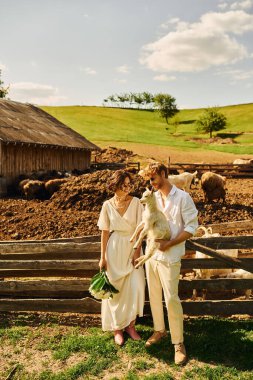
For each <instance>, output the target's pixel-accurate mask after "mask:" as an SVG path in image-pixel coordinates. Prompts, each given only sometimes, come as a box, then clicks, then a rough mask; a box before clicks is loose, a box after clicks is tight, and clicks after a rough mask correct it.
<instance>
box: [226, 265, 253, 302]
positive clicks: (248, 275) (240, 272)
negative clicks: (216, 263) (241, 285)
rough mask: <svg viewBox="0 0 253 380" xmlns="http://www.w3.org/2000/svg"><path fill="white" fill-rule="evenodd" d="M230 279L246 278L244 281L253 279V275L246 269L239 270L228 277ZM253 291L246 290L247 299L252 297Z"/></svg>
mask: <svg viewBox="0 0 253 380" xmlns="http://www.w3.org/2000/svg"><path fill="white" fill-rule="evenodd" d="M227 277H228V278H244V279H250V280H252V279H253V273H250V272H247V271H246V270H244V269H237V270H236V271H234V272H233V273H229V274H228V275H227ZM251 293H252V290H251V289H246V290H245V298H246V299H249V298H250V296H251Z"/></svg>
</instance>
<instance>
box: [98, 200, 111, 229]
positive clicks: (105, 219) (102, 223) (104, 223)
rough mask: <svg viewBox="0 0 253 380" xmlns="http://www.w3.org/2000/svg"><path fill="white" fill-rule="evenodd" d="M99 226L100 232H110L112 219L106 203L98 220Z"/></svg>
mask: <svg viewBox="0 0 253 380" xmlns="http://www.w3.org/2000/svg"><path fill="white" fill-rule="evenodd" d="M97 226H98V228H99V229H100V230H107V231H109V230H110V219H109V216H108V209H107V205H106V203H103V206H102V209H101V211H100V215H99V218H98V223H97Z"/></svg>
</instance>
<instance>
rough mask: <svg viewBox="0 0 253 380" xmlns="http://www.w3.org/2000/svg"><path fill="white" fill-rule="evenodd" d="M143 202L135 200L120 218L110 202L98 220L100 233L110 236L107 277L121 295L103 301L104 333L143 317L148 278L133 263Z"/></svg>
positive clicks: (107, 253) (107, 249)
mask: <svg viewBox="0 0 253 380" xmlns="http://www.w3.org/2000/svg"><path fill="white" fill-rule="evenodd" d="M142 212H143V208H142V205H141V203H140V200H139V199H138V198H136V197H133V198H132V200H131V202H130V204H129V206H128V209H127V210H126V212H125V213H124V215H123V216H121V215H120V214H119V213H118V211H117V210H116V209H115V208H114V207H113V205H112V204H111V203H110V201H105V202H104V204H103V206H102V210H101V213H100V216H99V220H98V227H99V229H100V230H109V231H111V232H112V233H111V235H110V237H109V240H108V244H107V248H106V258H107V275H108V278H109V280H110V282H111V283H112V285H113V286H115V288H116V289H118V290H119V293H117V294H115V295H114V297H113V298H112V299H109V300H102V310H101V314H102V329H103V330H104V331H113V330H121V329H124V328H125V327H126V326H128V325H129V324H130V322H131V321H133V320H134V319H135V318H136V316H137V315H139V316H143V307H144V300H145V277H144V270H143V268H142V267H141V268H139V269H135V268H134V266H133V264H132V263H131V259H132V255H133V249H132V247H133V244H134V243H130V241H129V240H130V237H131V236H132V234H133V232H134V230H135V228H136V226H137V225H138V224H139V223H140V221H141V218H142Z"/></svg>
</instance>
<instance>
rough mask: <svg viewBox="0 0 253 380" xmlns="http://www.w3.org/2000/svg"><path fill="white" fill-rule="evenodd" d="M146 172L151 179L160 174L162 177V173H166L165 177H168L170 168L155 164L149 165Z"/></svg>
mask: <svg viewBox="0 0 253 380" xmlns="http://www.w3.org/2000/svg"><path fill="white" fill-rule="evenodd" d="M146 172H147V175H148V176H149V177H151V176H152V175H154V174H158V175H160V176H161V174H162V172H164V174H165V177H168V168H167V167H166V166H165V165H164V164H160V163H159V162H153V163H152V164H149V165H148V167H147V171H146Z"/></svg>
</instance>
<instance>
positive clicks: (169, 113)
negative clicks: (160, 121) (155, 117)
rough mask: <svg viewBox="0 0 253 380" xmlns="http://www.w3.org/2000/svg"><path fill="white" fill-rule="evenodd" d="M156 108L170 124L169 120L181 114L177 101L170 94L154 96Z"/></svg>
mask: <svg viewBox="0 0 253 380" xmlns="http://www.w3.org/2000/svg"><path fill="white" fill-rule="evenodd" d="M154 103H155V106H156V108H157V110H158V112H159V114H160V116H161V117H162V118H164V119H165V120H166V123H167V124H169V122H168V120H169V118H171V117H173V116H174V115H175V114H176V113H178V112H179V110H178V109H177V105H176V99H175V98H173V96H171V95H169V94H163V93H159V94H156V95H155V96H154Z"/></svg>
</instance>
